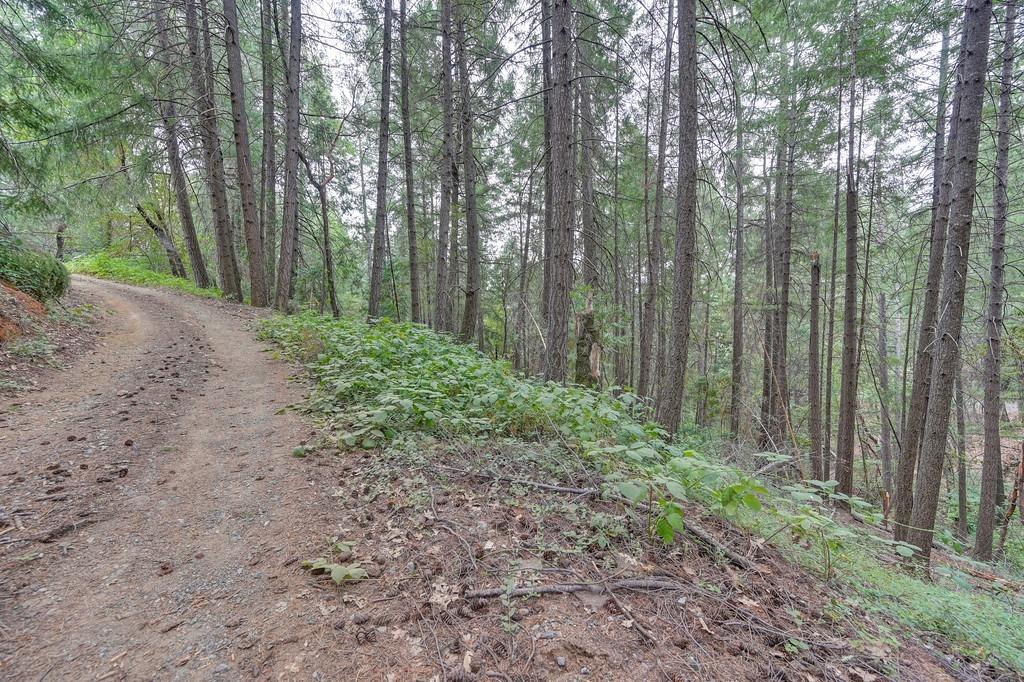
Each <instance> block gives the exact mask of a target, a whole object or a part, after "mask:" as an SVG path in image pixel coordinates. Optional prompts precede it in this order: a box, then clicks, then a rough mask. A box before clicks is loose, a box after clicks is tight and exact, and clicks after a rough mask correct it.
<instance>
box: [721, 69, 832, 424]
mask: <svg viewBox="0 0 1024 682" xmlns="http://www.w3.org/2000/svg"><path fill="white" fill-rule="evenodd" d="M733 111H734V113H735V116H736V158H735V159H734V160H733V169H732V170H733V176H734V179H735V182H736V238H735V240H734V246H733V248H734V250H735V253H734V254H733V259H734V264H735V266H734V278H733V285H732V380H731V381H730V399H729V437H730V438H731V439H732V440H733V441H734V442H735V441H738V440H739V437H740V409H741V407H740V403H741V401H742V399H743V230H744V225H743V209H744V206H743V204H744V194H743V174H744V172H745V171H746V163H747V160H746V158H745V156H744V148H743V104H742V102H741V100H740V91H739V86H738V85H737V86H735V87H734V90H733ZM815 262H817V261H815ZM812 331H813V330H812ZM819 393H820V390H819ZM819 419H820V417H819Z"/></svg>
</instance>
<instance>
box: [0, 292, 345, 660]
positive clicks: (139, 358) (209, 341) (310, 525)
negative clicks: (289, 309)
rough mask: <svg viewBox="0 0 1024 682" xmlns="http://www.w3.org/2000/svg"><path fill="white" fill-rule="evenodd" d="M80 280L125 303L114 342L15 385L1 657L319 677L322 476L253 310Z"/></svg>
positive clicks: (114, 306) (0, 441)
mask: <svg viewBox="0 0 1024 682" xmlns="http://www.w3.org/2000/svg"><path fill="white" fill-rule="evenodd" d="M75 286H76V287H77V288H78V289H79V290H80V291H82V292H83V293H84V294H85V295H86V296H87V298H90V299H92V300H93V301H94V302H96V303H97V304H98V305H101V306H104V307H106V308H108V309H110V310H112V311H113V312H114V313H115V314H114V315H112V316H110V317H109V318H108V320H107V321H106V322H104V324H105V325H107V329H105V330H104V334H103V337H102V342H101V344H100V345H99V346H98V347H97V348H96V349H95V350H94V351H93V352H92V353H89V354H86V355H84V356H82V357H81V358H79V359H78V360H77V361H76V362H75V364H74V366H73V367H72V368H71V369H69V370H67V371H63V372H54V373H53V375H52V376H51V377H49V385H48V386H47V387H46V388H45V389H43V390H42V391H40V392H37V393H33V394H29V395H27V396H25V397H24V398H23V399H21V400H15V401H11V402H9V403H8V404H4V405H0V418H3V421H0V453H2V455H0V507H2V508H3V511H4V512H5V513H6V514H7V515H8V516H7V518H9V519H10V523H11V524H12V527H10V528H8V530H7V531H5V532H4V535H2V536H0V541H3V542H4V543H5V544H3V545H0V581H2V582H0V585H2V589H0V676H2V677H3V678H6V679H40V678H42V677H45V678H46V679H75V680H82V679H241V678H245V679H250V678H266V677H273V678H275V679H279V678H284V679H288V678H291V677H303V678H306V679H308V678H309V677H310V675H311V674H313V673H314V672H315V669H314V668H312V667H310V666H311V665H312V663H311V662H310V661H309V660H308V655H307V653H306V651H307V648H308V644H309V638H310V637H317V636H318V634H317V633H318V631H320V632H322V631H323V629H324V628H329V625H326V624H325V623H323V622H321V621H322V620H323V618H321V614H320V613H316V614H315V616H316V617H314V616H311V615H309V611H310V610H311V609H312V608H313V607H312V605H311V603H310V600H311V598H312V595H311V591H312V592H315V590H311V587H310V581H309V580H308V579H307V578H306V577H305V576H304V575H303V574H302V573H301V572H300V571H299V570H298V568H297V565H296V564H295V558H296V557H297V556H300V554H296V552H302V551H306V550H307V549H308V551H309V552H310V553H315V552H316V543H318V542H321V541H322V538H323V537H324V529H323V528H322V527H321V526H322V525H323V523H322V522H321V521H319V520H318V519H317V515H316V508H317V506H318V504H321V503H320V502H319V501H318V500H319V498H320V497H321V496H323V495H324V494H325V493H324V492H323V490H324V487H323V486H321V485H319V484H314V482H313V481H311V480H310V472H309V471H308V470H307V468H306V467H302V466H294V464H296V462H295V460H294V459H292V458H291V456H290V454H291V451H292V448H293V447H294V446H295V445H297V444H298V443H299V442H302V441H303V440H305V439H306V438H308V437H309V436H310V435H311V428H310V425H309V424H308V423H306V422H305V421H304V420H303V419H302V418H301V417H299V416H297V415H296V414H294V413H292V412H287V411H285V412H282V408H285V407H286V406H288V405H289V404H291V403H294V402H295V401H297V400H299V399H301V397H302V390H301V388H300V387H299V386H293V385H290V384H289V382H288V373H289V371H288V367H287V366H285V365H284V364H282V363H279V362H275V361H274V360H272V359H271V358H270V357H269V356H268V355H267V354H266V353H264V352H261V351H262V350H263V347H262V346H261V345H260V344H259V343H258V342H257V341H256V340H255V339H254V337H253V332H252V330H251V324H250V323H251V322H252V321H253V320H254V319H256V317H257V316H258V313H257V312H256V311H254V310H252V309H249V308H245V307H242V306H236V305H232V304H226V303H223V302H212V301H205V300H202V299H197V298H192V297H184V296H178V295H174V294H171V293H168V292H163V291H156V290H149V289H141V288H137V287H130V286H125V285H120V284H112V283H108V282H100V281H97V280H91V279H86V278H77V277H76V279H75ZM313 473H315V472H313ZM311 543H312V544H311Z"/></svg>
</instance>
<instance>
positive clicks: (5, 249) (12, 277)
mask: <svg viewBox="0 0 1024 682" xmlns="http://www.w3.org/2000/svg"><path fill="white" fill-rule="evenodd" d="M0 281H4V282H7V283H8V284H11V285H12V286H14V288H16V289H18V290H20V291H23V292H25V293H27V294H29V295H31V296H33V297H35V298H36V299H38V300H40V301H50V300H54V299H58V298H60V297H61V296H63V295H64V293H65V292H67V290H68V284H69V280H68V271H67V269H66V268H65V267H64V266H63V265H62V264H61V263H60V262H58V261H57V259H56V258H54V257H53V256H50V255H48V254H45V253H42V252H39V251H36V250H34V249H32V248H29V247H28V246H26V245H25V244H23V243H20V242H18V241H16V240H14V239H10V238H0Z"/></svg>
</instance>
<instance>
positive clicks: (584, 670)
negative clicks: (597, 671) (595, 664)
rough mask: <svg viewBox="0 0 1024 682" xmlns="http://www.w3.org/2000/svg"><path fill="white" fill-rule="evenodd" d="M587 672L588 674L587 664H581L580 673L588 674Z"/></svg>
mask: <svg viewBox="0 0 1024 682" xmlns="http://www.w3.org/2000/svg"><path fill="white" fill-rule="evenodd" d="M589 674H590V668H588V667H587V666H583V667H582V668H580V675H589Z"/></svg>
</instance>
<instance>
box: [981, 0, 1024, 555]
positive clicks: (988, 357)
mask: <svg viewBox="0 0 1024 682" xmlns="http://www.w3.org/2000/svg"><path fill="white" fill-rule="evenodd" d="M1005 22H1006V26H1005V29H1004V32H1003V64H1002V73H1001V74H1000V79H1001V83H1000V91H999V116H998V119H997V121H996V185H995V196H994V198H993V202H992V204H993V206H994V207H995V212H994V215H993V218H992V265H991V270H990V276H989V290H988V314H987V316H986V320H985V323H986V324H985V326H986V329H987V332H988V339H987V340H988V343H987V344H986V345H987V350H988V352H987V353H985V359H984V362H985V366H984V369H983V372H984V376H985V398H984V400H985V402H984V413H985V417H984V419H985V454H984V458H983V460H982V465H981V498H980V503H979V505H978V526H977V531H976V535H975V539H974V556H975V558H976V559H979V560H980V561H989V560H991V558H992V533H993V530H994V529H995V522H996V497H997V494H996V493H997V487H998V478H999V476H1000V473H1001V472H1002V468H1003V457H1002V438H1001V435H1000V433H999V417H1000V413H1001V412H1002V400H1001V396H1000V391H1001V381H1000V377H1001V374H1002V354H1001V348H1000V341H1001V339H1000V334H1001V329H1002V325H1003V300H1004V298H1005V295H1006V291H1005V288H1004V285H1003V281H1004V269H1005V268H1006V213H1007V204H1008V200H1007V195H1006V187H1007V184H1008V180H1009V155H1010V116H1011V115H1012V113H1013V112H1012V110H1011V108H1010V107H1011V100H1010V97H1011V94H1012V88H1013V54H1014V32H1015V31H1014V29H1015V25H1016V23H1017V3H1016V2H1015V0H1008V1H1007V3H1006V19H1005Z"/></svg>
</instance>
